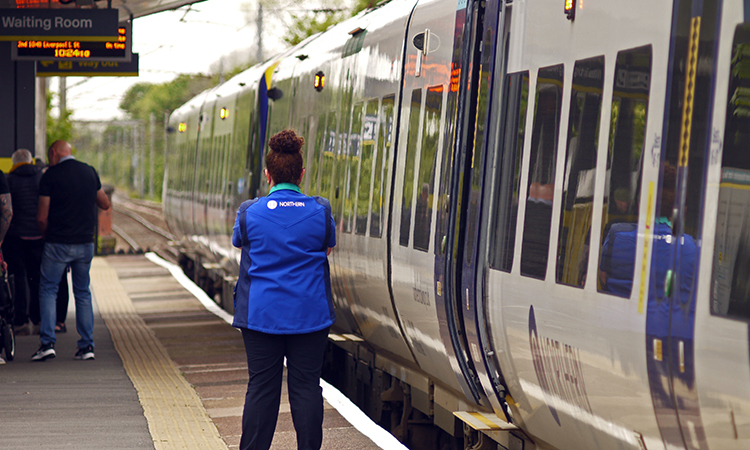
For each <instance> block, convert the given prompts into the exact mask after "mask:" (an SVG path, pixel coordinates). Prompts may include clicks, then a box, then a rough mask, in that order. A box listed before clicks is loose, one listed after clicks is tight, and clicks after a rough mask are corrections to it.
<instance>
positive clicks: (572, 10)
mask: <svg viewBox="0 0 750 450" xmlns="http://www.w3.org/2000/svg"><path fill="white" fill-rule="evenodd" d="M563 1H564V2H565V15H566V16H567V17H568V20H575V18H576V0H563Z"/></svg>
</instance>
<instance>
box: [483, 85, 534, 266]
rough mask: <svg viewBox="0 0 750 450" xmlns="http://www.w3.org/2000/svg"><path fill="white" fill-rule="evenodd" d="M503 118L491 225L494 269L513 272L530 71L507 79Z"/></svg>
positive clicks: (491, 261)
mask: <svg viewBox="0 0 750 450" xmlns="http://www.w3.org/2000/svg"><path fill="white" fill-rule="evenodd" d="M503 98H504V99H506V101H505V104H504V105H503V112H502V115H501V119H500V120H501V121H502V123H501V126H502V131H501V133H502V138H501V140H500V142H501V143H502V149H501V151H498V152H497V164H496V167H497V169H496V170H497V172H498V173H497V175H496V177H495V182H494V183H495V186H494V187H493V189H492V192H493V193H494V198H493V199H492V221H491V223H490V230H492V233H491V235H494V238H492V239H491V241H490V267H492V268H493V269H497V270H502V271H503V272H510V270H511V268H512V267H513V255H514V246H515V241H516V219H517V217H518V191H519V188H520V186H521V156H522V154H523V142H524V137H525V135H526V111H527V109H528V102H529V72H528V71H526V72H518V73H512V74H509V75H508V76H507V77H506V78H505V86H504V92H503Z"/></svg>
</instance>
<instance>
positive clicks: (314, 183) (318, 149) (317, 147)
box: [309, 114, 326, 195]
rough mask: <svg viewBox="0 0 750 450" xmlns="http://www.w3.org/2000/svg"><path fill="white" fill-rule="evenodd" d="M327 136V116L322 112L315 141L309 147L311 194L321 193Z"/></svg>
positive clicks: (316, 129)
mask: <svg viewBox="0 0 750 450" xmlns="http://www.w3.org/2000/svg"><path fill="white" fill-rule="evenodd" d="M325 136H326V116H325V115H323V114H321V115H320V117H318V120H317V126H316V128H315V142H314V144H313V146H312V148H310V149H309V151H310V153H312V155H311V158H310V160H311V164H310V195H320V192H321V191H320V178H321V176H320V169H321V164H320V162H321V158H322V155H321V154H322V152H323V148H324V146H325V142H326V141H325Z"/></svg>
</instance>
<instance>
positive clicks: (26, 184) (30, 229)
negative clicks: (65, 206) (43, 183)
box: [2, 148, 44, 335]
mask: <svg viewBox="0 0 750 450" xmlns="http://www.w3.org/2000/svg"><path fill="white" fill-rule="evenodd" d="M32 161H33V159H32V157H31V152H30V151H28V150H26V149H24V148H21V149H18V150H16V151H15V152H13V155H12V157H11V162H12V163H13V167H12V168H11V169H10V173H8V175H7V180H8V187H9V188H10V194H11V201H12V204H13V211H14V214H13V219H12V220H11V222H10V227H9V228H8V233H7V234H6V235H5V239H4V240H3V247H2V248H3V256H4V257H5V260H6V262H7V263H8V273H9V274H11V275H13V276H14V278H15V282H16V291H15V319H14V326H15V328H16V334H20V335H24V334H29V329H28V321H29V313H31V315H32V316H36V320H35V321H34V320H32V321H34V322H35V324H38V323H39V265H40V263H41V261H42V249H43V248H44V241H43V240H42V233H41V231H39V227H38V226H37V224H36V211H37V204H38V203H39V180H41V179H42V169H41V167H39V166H35V165H33V163H32ZM27 282H28V291H27V289H26V283H27ZM27 294H28V295H27ZM29 310H31V311H29Z"/></svg>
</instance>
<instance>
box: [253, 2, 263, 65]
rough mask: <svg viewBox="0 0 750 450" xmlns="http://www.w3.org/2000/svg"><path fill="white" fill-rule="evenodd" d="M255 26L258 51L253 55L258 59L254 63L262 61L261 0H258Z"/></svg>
mask: <svg viewBox="0 0 750 450" xmlns="http://www.w3.org/2000/svg"><path fill="white" fill-rule="evenodd" d="M256 28H257V29H258V53H256V55H255V57H256V58H257V60H258V61H256V64H260V63H262V62H263V2H262V0H258V17H257V18H256Z"/></svg>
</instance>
